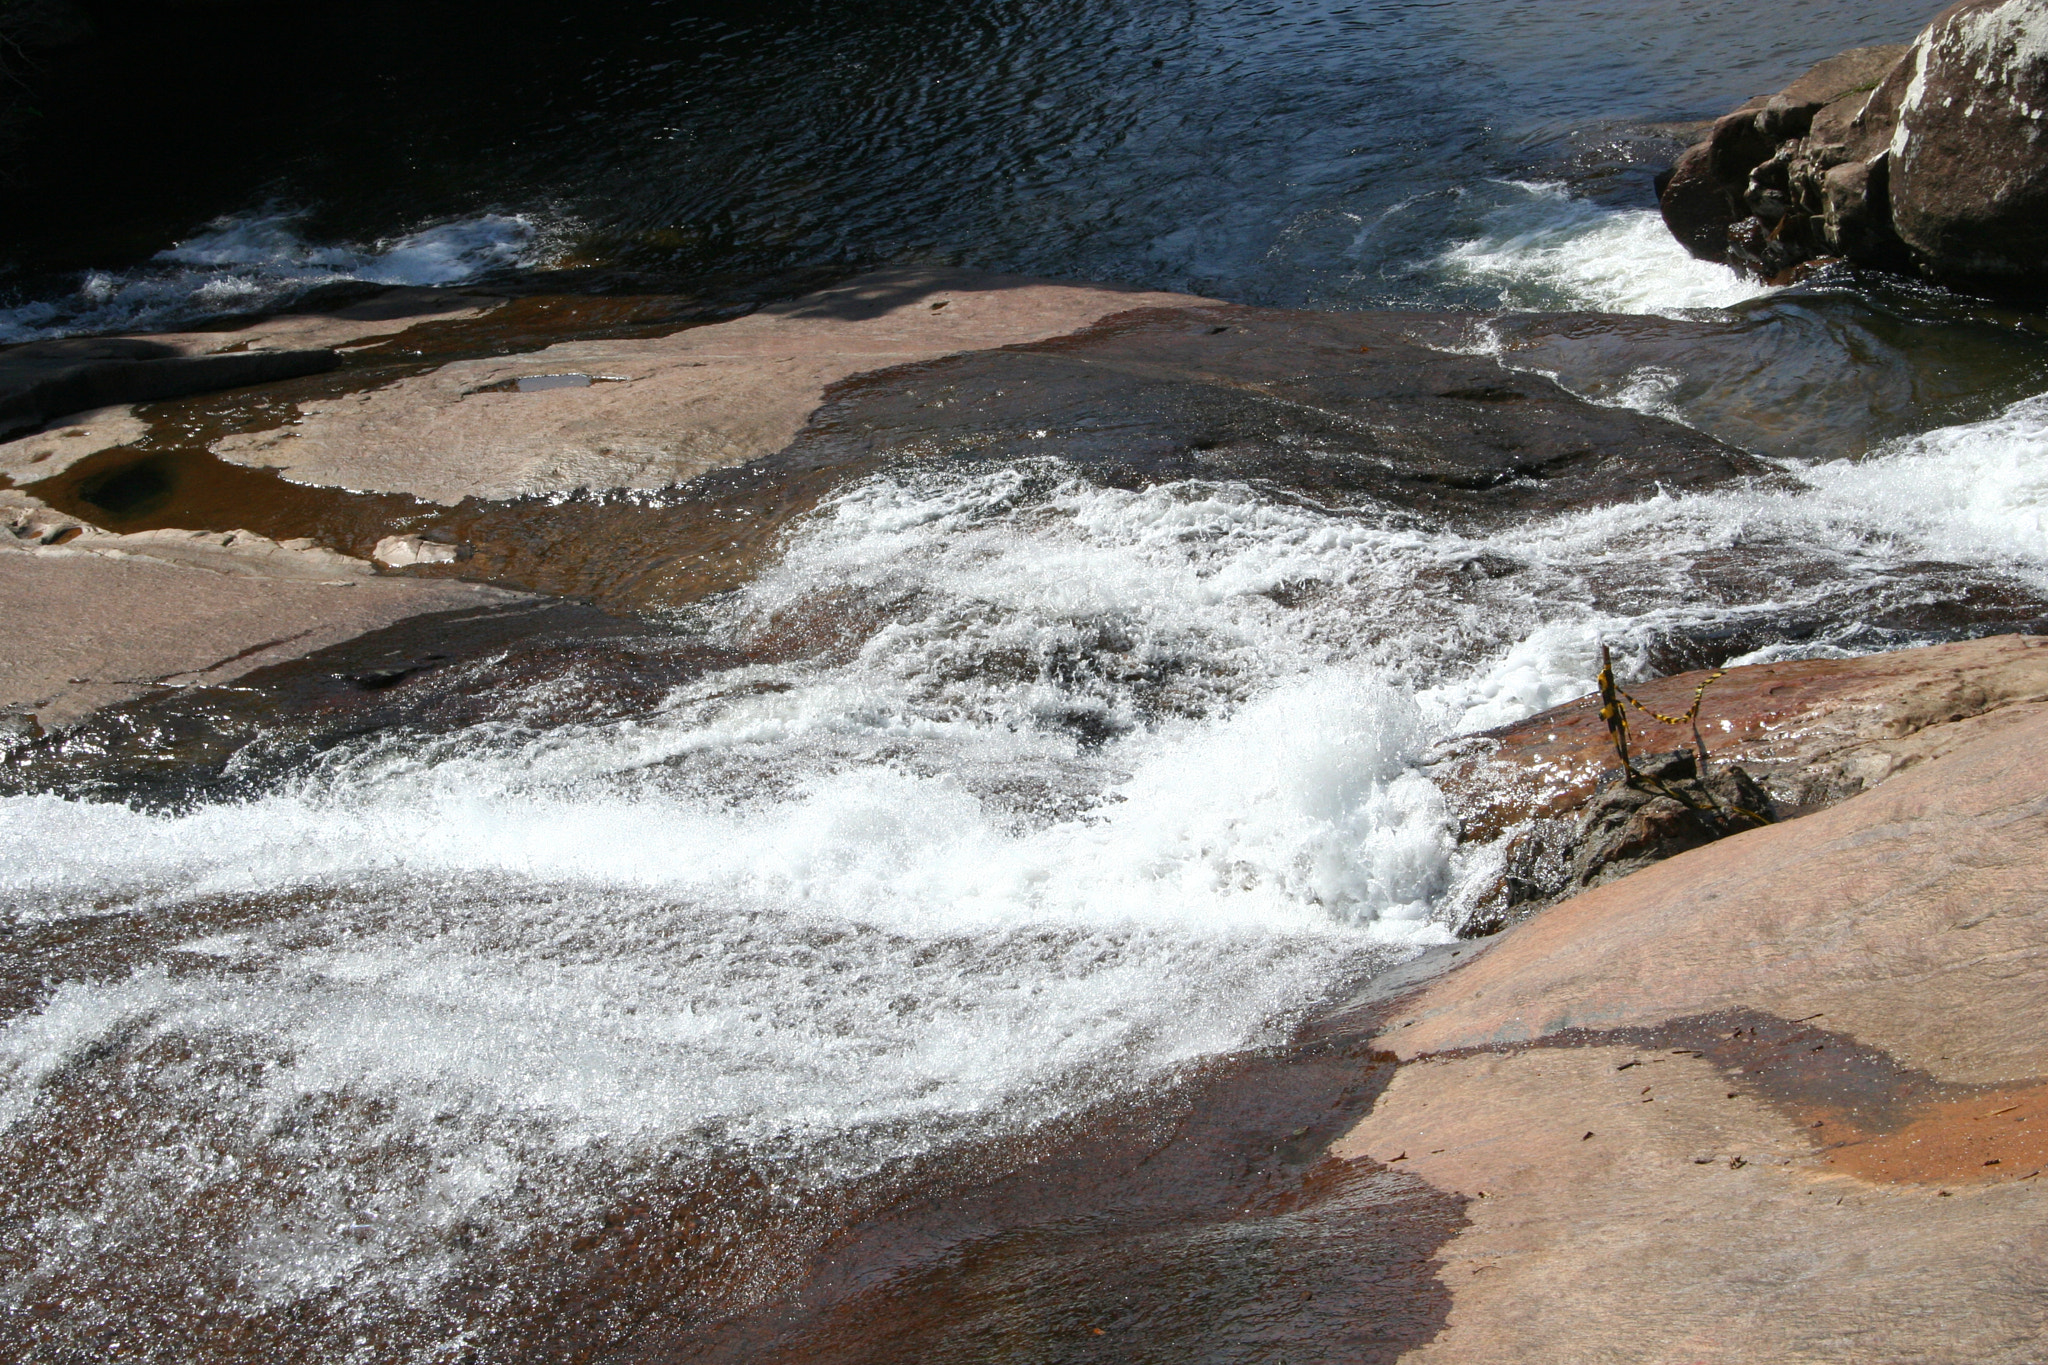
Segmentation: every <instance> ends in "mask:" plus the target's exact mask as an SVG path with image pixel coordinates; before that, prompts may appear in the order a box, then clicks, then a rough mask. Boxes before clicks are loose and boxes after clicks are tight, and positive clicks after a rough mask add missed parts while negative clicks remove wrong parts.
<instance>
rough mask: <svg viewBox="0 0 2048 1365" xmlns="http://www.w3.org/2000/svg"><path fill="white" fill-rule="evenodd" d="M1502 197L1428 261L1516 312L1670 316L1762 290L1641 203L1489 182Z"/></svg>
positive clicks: (1728, 303) (1763, 287)
mask: <svg viewBox="0 0 2048 1365" xmlns="http://www.w3.org/2000/svg"><path fill="white" fill-rule="evenodd" d="M1498 183H1499V184H1500V187H1501V188H1502V189H1503V190H1504V191H1505V192H1506V193H1507V194H1509V196H1510V199H1509V201H1508V202H1507V203H1505V204H1503V205H1501V206H1500V207H1498V208H1496V209H1494V210H1492V211H1491V212H1490V213H1489V214H1488V215H1487V217H1486V219H1485V221H1484V223H1483V228H1482V231H1481V233H1480V235H1479V236H1478V237H1476V238H1474V239H1472V240H1471V241H1467V242H1462V243H1460V244H1458V245H1457V246H1454V247H1452V248H1451V249H1450V250H1449V251H1447V252H1445V253H1444V254H1443V255H1442V256H1441V257H1439V258H1438V260H1437V268H1438V270H1439V271H1441V272H1442V273H1443V274H1444V275H1445V276H1446V277H1447V278H1448V279H1450V280H1452V281H1454V282H1462V283H1467V284H1473V285H1478V286H1481V287H1483V288H1486V289H1490V290H1494V291H1497V293H1498V296H1499V299H1500V306H1501V307H1503V308H1509V309H1516V310H1522V311H1547V310H1552V309H1560V310H1594V311H1599V312H1611V313H1656V314H1664V315H1667V316H1680V315H1684V314H1686V313H1689V312H1693V311H1696V310H1700V309H1711V308H1727V307H1730V306H1731V305H1734V304H1737V303H1741V302H1742V301H1743V300H1745V299H1753V298H1758V297H1760V296H1762V295H1764V294H1767V293H1770V292H1771V290H1770V288H1769V287H1768V286H1766V285H1763V284H1759V283H1757V282H1755V281H1753V280H1748V279H1745V278H1743V277H1742V276H1741V275H1738V274H1737V273H1736V272H1735V271H1733V270H1730V269H1729V268H1728V267H1726V266H1723V265H1716V264H1714V263H1713V262H1711V261H1701V260H1696V259H1694V258H1693V257H1692V256H1691V255H1689V254H1688V253H1687V252H1686V250H1685V248H1684V247H1682V246H1680V245H1679V244H1678V242H1677V240H1676V239H1675V238H1673V237H1672V235H1671V232H1670V230H1669V229H1668V228H1666V227H1665V226H1664V220H1663V218H1662V217H1661V216H1660V215H1659V214H1657V213H1656V212H1654V211H1653V210H1650V209H1610V208H1603V207H1601V206H1600V205H1598V204H1593V203H1590V202H1588V201H1586V200H1583V199H1577V198H1574V197H1573V196H1572V195H1571V193H1570V192H1569V191H1568V190H1567V189H1566V188H1565V187H1564V186H1562V185H1553V184H1527V183H1523V182H1519V181H1513V182H1498Z"/></svg>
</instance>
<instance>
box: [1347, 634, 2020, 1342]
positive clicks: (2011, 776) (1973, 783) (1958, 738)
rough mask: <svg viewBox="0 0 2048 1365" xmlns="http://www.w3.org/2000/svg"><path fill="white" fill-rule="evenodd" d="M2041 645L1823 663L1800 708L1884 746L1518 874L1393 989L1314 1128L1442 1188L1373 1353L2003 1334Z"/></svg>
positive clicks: (2013, 1299)
mask: <svg viewBox="0 0 2048 1365" xmlns="http://www.w3.org/2000/svg"><path fill="white" fill-rule="evenodd" d="M2043 648H2044V647H2043V646H2041V645H2040V644H2038V643H2026V644H2022V643H2018V642H2005V643H2004V644H2003V645H2001V644H1999V643H1998V642H1980V643H1979V644H1977V645H1974V646H1951V647H1946V649H1945V650H1943V651H1916V652H1910V653H1905V654H1900V655H1894V656H1888V658H1889V662H1888V663H1886V664H1884V665H1882V668H1884V669H1886V670H1889V679H1887V678H1886V677H1883V676H1879V675H1878V673H1877V672H1876V671H1875V670H1878V669H1879V668H1880V665H1879V664H1877V663H1876V662H1875V661H1873V662H1872V663H1870V664H1869V665H1868V668H1869V669H1870V670H1872V671H1870V672H1865V673H1863V674H1861V675H1860V676H1859V675H1857V674H1856V673H1855V672H1854V671H1850V672H1848V673H1847V675H1846V676H1840V677H1838V678H1837V679H1835V680H1834V682H1833V686H1832V687H1831V688H1830V689H1829V691H1828V696H1829V698H1830V701H1829V703H1828V704H1827V705H1820V704H1816V705H1813V706H1810V707H1808V708H1806V709H1805V710H1804V712H1802V713H1801V715H1803V718H1804V723H1806V724H1808V725H1809V727H1810V729H1811V730H1813V731H1825V730H1827V729H1828V728H1829V727H1830V726H1833V727H1835V729H1836V730H1837V731H1838V732H1842V733H1847V734H1850V735H1855V734H1867V735H1873V736H1876V737H1878V738H1876V739H1873V740H1870V741H1867V742H1869V743H1917V744H1918V745H1919V746H1921V747H1920V752H1921V753H1922V754H1923V757H1922V758H1921V759H1920V761H1918V762H1915V763H1913V764H1912V765H1911V767H1910V769H1909V770H1905V771H1901V772H1899V773H1898V774H1897V775H1896V776H1893V777H1892V778H1891V779H1890V780H1889V781H1887V782H1886V783H1885V784H1884V785H1883V786H1881V787H1879V788H1877V789H1876V790H1874V791H1866V792H1864V793H1863V794H1861V795H1858V796H1855V797H1853V798H1852V799H1849V800H1846V801H1844V802H1842V803H1841V804H1839V805H1837V806H1834V807H1832V808H1830V809H1828V810H1825V811H1822V812H1819V813H1817V814H1814V815H1811V816H1809V817H1807V818H1804V819H1801V820H1796V821H1792V822H1789V823H1785V824H1780V825H1774V826H1771V827H1769V828H1765V829H1759V830H1755V831H1752V832H1749V833H1745V834H1740V835H1736V836H1734V837H1732V838H1729V839H1726V840H1723V841H1721V842H1719V843H1716V844H1713V845H1710V846H1708V847H1705V848H1701V849H1697V850H1694V851H1692V852H1689V853H1685V854H1682V855H1681V856H1679V857H1676V858H1673V859H1671V860H1670V861H1668V862H1664V863H1660V864H1658V865H1657V866H1655V867H1652V868H1650V869H1648V870H1646V871H1643V872H1639V873H1637V874H1636V875H1634V876H1631V877H1628V878H1626V879H1624V880H1621V881H1618V882H1615V883H1612V884H1609V885H1606V886H1603V887H1599V888H1597V889H1595V890H1593V891H1590V892H1587V893H1586V894H1584V895H1582V896H1579V897H1577V898H1575V899H1573V900H1570V901H1567V902H1565V903H1564V904H1562V905H1559V906H1556V907H1553V908H1551V909H1549V910H1546V911H1544V912H1542V913H1540V914H1538V915H1536V916H1535V917H1534V918H1532V919H1530V920H1528V921H1527V922H1525V923H1523V924H1522V925H1520V926H1518V927H1516V928H1513V929H1510V930H1509V931H1507V932H1506V933H1505V934H1503V935H1501V936H1500V937H1499V938H1498V939H1496V940H1494V942H1493V945H1492V946H1491V947H1490V948H1489V949H1488V950H1486V951H1485V952H1483V953H1480V954H1478V955H1477V956H1476V957H1474V956H1472V955H1470V954H1468V955H1467V956H1466V957H1465V958H1464V959H1463V960H1462V963H1461V965H1458V966H1456V967H1455V968H1454V970H1452V971H1451V972H1450V973H1449V974H1448V975H1446V976H1443V977H1441V978H1439V979H1437V980H1435V981H1433V982H1431V983H1429V984H1427V985H1425V986H1423V987H1422V988H1420V989H1419V990H1418V991H1416V992H1414V993H1413V994H1411V995H1410V996H1409V997H1407V998H1406V999H1405V1000H1404V1001H1402V1002H1401V1003H1400V1004H1398V1005H1397V1006H1396V1008H1395V1010H1394V1012H1393V1013H1392V1014H1391V1015H1390V1016H1389V1017H1390V1019H1391V1023H1390V1025H1389V1026H1388V1027H1387V1028H1386V1029H1384V1030H1383V1031H1382V1032H1381V1033H1380V1034H1379V1035H1378V1037H1377V1038H1376V1040H1375V1046H1376V1047H1378V1048H1381V1049H1384V1050H1385V1051H1386V1052H1387V1053H1390V1054H1392V1055H1394V1056H1396V1057H1398V1058H1400V1059H1401V1061H1402V1063H1403V1065H1402V1066H1401V1069H1400V1070H1399V1072H1398V1073H1397V1074H1396V1075H1395V1077H1394V1078H1393V1080H1392V1082H1391V1083H1390V1084H1389V1085H1388V1086H1387V1088H1386V1090H1385V1092H1384V1093H1383V1094H1382V1095H1381V1096H1380V1098H1379V1099H1378V1101H1377V1102H1376V1103H1375V1105H1374V1107H1373V1109H1372V1111H1371V1113H1370V1114H1368V1115H1367V1116H1366V1117H1365V1118H1364V1120H1362V1121H1361V1122H1360V1123H1358V1124H1357V1125H1356V1126H1355V1127H1354V1128H1353V1129H1352V1130H1351V1131H1350V1132H1349V1133H1348V1134H1347V1135H1346V1136H1345V1137H1344V1138H1342V1139H1340V1140H1339V1141H1338V1142H1337V1143H1335V1144H1334V1145H1333V1146H1332V1148H1331V1151H1332V1154H1333V1155H1335V1156H1337V1157H1340V1158H1344V1159H1356V1158H1365V1159H1368V1160H1371V1161H1376V1162H1384V1163H1398V1165H1399V1169H1401V1170H1403V1171H1406V1172H1408V1173H1410V1174H1413V1175H1417V1176H1420V1177H1421V1178H1422V1179H1424V1180H1426V1181H1428V1182H1429V1183H1430V1184H1431V1185H1432V1186H1433V1187H1435V1188H1438V1189H1441V1190H1444V1191H1446V1192H1452V1193H1456V1194H1458V1195H1460V1196H1462V1197H1463V1198H1464V1199H1465V1200H1466V1201H1467V1202H1466V1204H1465V1214H1466V1218H1467V1219H1468V1225H1467V1227H1466V1228H1465V1229H1464V1230H1463V1231H1461V1232H1460V1233H1459V1234H1458V1235H1457V1236H1456V1237H1455V1238H1453V1239H1452V1240H1451V1242H1450V1243H1449V1244H1448V1245H1446V1246H1445V1247H1444V1248H1443V1249H1442V1250H1441V1251H1440V1252H1439V1253H1438V1261H1439V1265H1440V1270H1439V1280H1440V1282H1441V1283H1442V1284H1443V1285H1444V1287H1445V1288H1446V1289H1447V1290H1448V1291H1449V1293H1450V1295H1451V1300H1452V1302H1451V1308H1450V1312H1449V1314H1448V1319H1447V1322H1446V1326H1445V1328H1444V1330H1443V1331H1442V1332H1441V1333H1439V1334H1438V1336H1437V1337H1436V1338H1435V1339H1434V1340H1433V1341H1431V1342H1430V1343H1429V1344H1428V1345H1427V1346H1425V1347H1423V1348H1421V1349H1419V1350H1414V1351H1411V1352H1409V1353H1407V1354H1404V1355H1403V1356H1402V1357H1401V1359H1402V1360H1404V1361H1413V1362H1424V1361H1444V1362H1452V1361H1455V1362H1458V1365H1475V1363H1481V1362H1500V1363H1501V1365H1508V1362H1515V1363H1516V1365H1521V1362H1528V1361H1572V1362H1580V1361H1615V1362H1623V1361H1627V1362H1636V1361H1655V1362H1672V1363H1673V1365H1676V1362H1690V1361H1701V1360H1705V1361H1728V1362H1735V1361H1757V1360H1773V1361H1779V1360H1783V1361H1837V1360H1858V1361H1861V1360H1873V1361H1875V1360H1927V1361H1957V1362H1961V1361H1969V1362H2010V1363H2011V1365H2021V1362H2028V1361H2032V1360H2034V1359H2037V1358H2038V1343H2039V1341H2040V1336H2041V1329H2042V1315H2041V1308H2040V1304H2041V1303H2042V1301H2043V1294H2044V1292H2048V1240H2044V1239H2043V1238H2042V1237H2041V1235H2040V1233H2039V1227H2040V1209H2041V1203H2040V1201H2041V1199H2042V1198H2043V1193H2042V1189H2041V1186H2042V1185H2043V1183H2044V1179H2048V1177H2044V1176H2043V1171H2044V1167H2048V1140H2044V1136H2043V1134H2044V1132H2048V1129H2044V1128H2043V1127H2042V1125H2044V1124H2048V1099H2044V1096H2048V990H2044V989H2043V987H2044V986H2048V911H2044V907H2048V779H2044V776H2043V774H2044V773H2048V705H2044V704H2043V702H2042V701H2041V700H2040V699H2039V698H2038V697H2035V698H2032V699H2026V696H2025V694H2026V693H2028V691H2029V685H2028V684H2027V683H2026V681H2025V677H2026V675H2028V674H2031V675H2032V676H2033V677H2034V678H2035V679H2038V678H2039V676H2040V674H2039V673H2038V671H2036V670H2033V668H2032V662H2033V660H2032V658H2031V657H2030V656H2038V655H2039V654H2040V653H2041V652H2042V650H2043ZM1930 656H1932V657H1930ZM1922 665H1931V666H1926V667H1925V668H1924V671H1923V672H1922V673H1920V674H1919V675H1918V676H1919V677H1920V678H1921V679H1922V681H1923V682H1924V683H1925V684H1926V685H1925V686H1915V685H1913V681H1912V680H1913V679H1914V677H1915V676H1916V674H1915V669H1916V667H1920V666H1922ZM1838 667H1839V666H1838ZM1778 681H1779V683H1780V684H1782V683H1784V682H1785V681H1786V680H1785V678H1784V675H1783V674H1780V675H1779V679H1778ZM1811 681H1812V682H1814V683H1819V682H1820V681H1821V679H1820V678H1819V677H1818V676H1816V677H1814V678H1813V679H1811ZM1887 686H1889V687H1890V693H1889V695H1890V697H1891V702H1890V703H1889V704H1888V705H1887V704H1885V703H1883V702H1882V701H1881V698H1882V697H1883V696H1884V695H1886V688H1887ZM1765 695H1768V693H1766V694H1765ZM2000 696H2003V697H2004V698H2005V700H2004V703H2003V704H2000V705H1995V706H1993V705H1992V703H1993V702H1994V701H1995V700H1996V699H1997V698H1998V697H2000ZM1973 707H1974V708H1976V718H1975V719H1964V720H1950V719H1947V717H1948V716H1949V715H1951V714H1954V713H1956V712H1957V711H1958V709H1959V708H1960V709H1965V710H1967V709H1970V708H1973ZM1986 708H1990V709H1986ZM1781 714H1790V713H1781ZM1859 715H1860V717H1861V718H1860V719H1857V718H1856V717H1857V716H1859ZM1783 732H1784V728H1783V727H1781V729H1780V731H1779V732H1778V733H1781V734H1782V733H1783ZM1944 732H1946V733H1944Z"/></svg>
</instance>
